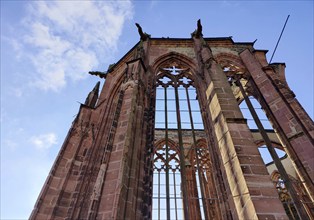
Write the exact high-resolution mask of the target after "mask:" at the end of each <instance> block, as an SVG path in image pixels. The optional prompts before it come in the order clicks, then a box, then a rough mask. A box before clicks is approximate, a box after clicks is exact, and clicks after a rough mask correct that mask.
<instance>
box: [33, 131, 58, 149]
mask: <svg viewBox="0 0 314 220" xmlns="http://www.w3.org/2000/svg"><path fill="white" fill-rule="evenodd" d="M30 142H31V143H32V144H33V145H34V146H35V147H36V148H37V149H48V148H50V147H51V146H52V145H54V144H57V143H58V142H57V136H56V134H54V133H47V134H41V135H38V136H33V137H31V138H30Z"/></svg>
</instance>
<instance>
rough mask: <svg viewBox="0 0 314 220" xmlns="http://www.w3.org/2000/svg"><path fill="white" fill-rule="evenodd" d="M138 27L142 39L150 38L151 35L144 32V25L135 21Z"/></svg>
mask: <svg viewBox="0 0 314 220" xmlns="http://www.w3.org/2000/svg"><path fill="white" fill-rule="evenodd" d="M135 25H136V27H137V29H138V33H139V34H140V37H141V40H142V41H146V40H147V39H148V38H150V35H149V34H147V33H145V32H143V29H142V27H141V26H140V25H139V24H138V23H135Z"/></svg>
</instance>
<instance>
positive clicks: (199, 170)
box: [152, 65, 215, 219]
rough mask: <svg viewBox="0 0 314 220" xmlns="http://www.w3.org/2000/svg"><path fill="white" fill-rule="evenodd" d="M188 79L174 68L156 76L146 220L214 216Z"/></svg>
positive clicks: (200, 129)
mask: <svg viewBox="0 0 314 220" xmlns="http://www.w3.org/2000/svg"><path fill="white" fill-rule="evenodd" d="M190 76H191V72H190V70H189V69H188V68H185V67H182V66H176V65H169V66H166V67H165V68H161V69H160V71H159V73H158V74H157V80H156V110H155V112H156V115H155V147H154V160H153V162H154V165H153V173H154V174H153V206H152V209H153V210H152V219H209V216H210V215H211V216H214V215H215V214H214V213H215V211H213V210H214V209H213V208H212V207H214V206H215V205H213V204H214V203H215V201H214V200H215V198H213V196H212V195H213V189H212V188H210V187H209V186H210V184H208V181H209V182H212V179H211V176H210V173H211V172H210V171H209V169H208V168H210V157H209V152H208V145H207V144H206V141H205V138H204V135H205V134H204V126H203V121H202V117H201V113H200V107H199V103H198V100H197V91H196V88H195V86H194V81H193V80H192V79H191V77H190ZM200 139H203V140H204V141H203V142H202V143H203V144H202V145H200V144H199V140H200Z"/></svg>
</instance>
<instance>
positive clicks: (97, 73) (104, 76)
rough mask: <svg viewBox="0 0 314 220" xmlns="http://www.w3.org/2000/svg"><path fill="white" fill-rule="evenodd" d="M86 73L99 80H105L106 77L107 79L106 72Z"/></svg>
mask: <svg viewBox="0 0 314 220" xmlns="http://www.w3.org/2000/svg"><path fill="white" fill-rule="evenodd" d="M88 73H89V74H91V75H94V76H99V77H100V78H103V79H106V77H107V73H106V72H100V71H89V72H88Z"/></svg>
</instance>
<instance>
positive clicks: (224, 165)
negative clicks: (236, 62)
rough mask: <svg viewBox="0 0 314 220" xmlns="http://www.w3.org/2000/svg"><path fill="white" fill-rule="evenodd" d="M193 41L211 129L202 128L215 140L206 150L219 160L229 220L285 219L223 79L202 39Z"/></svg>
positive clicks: (230, 92)
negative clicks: (230, 216)
mask: <svg viewBox="0 0 314 220" xmlns="http://www.w3.org/2000/svg"><path fill="white" fill-rule="evenodd" d="M193 39H194V48H195V52H196V57H197V59H198V64H199V66H200V69H199V74H200V76H201V77H203V78H204V81H205V83H203V84H201V86H200V87H201V88H200V94H201V95H202V96H203V97H200V99H202V101H201V103H202V104H203V105H205V106H204V108H205V111H206V112H207V115H208V120H210V121H209V122H208V123H207V124H209V126H211V127H209V128H205V129H207V130H209V131H211V133H210V134H209V135H210V136H212V138H214V139H215V140H216V144H215V146H210V148H209V150H210V151H216V152H218V154H219V158H220V160H221V161H222V162H221V163H220V165H221V167H220V169H223V170H224V174H225V177H226V179H225V180H224V181H225V183H226V184H227V185H228V188H229V189H230V194H229V195H227V196H228V200H229V203H230V207H231V210H230V211H231V212H232V215H233V218H235V219H288V218H287V216H286V213H285V211H284V208H283V206H282V204H281V202H280V200H279V198H278V195H277V192H276V190H275V188H274V187H273V184H272V182H271V179H270V176H269V175H268V173H267V170H266V167H265V165H264V162H263V160H262V158H261V155H260V153H259V151H258V149H257V146H256V145H255V143H254V139H253V136H252V134H251V132H250V130H249V128H248V126H247V124H246V120H245V119H244V118H243V115H242V113H241V111H240V108H239V106H238V104H237V102H236V99H235V97H234V95H233V93H232V90H231V87H230V85H229V83H228V81H227V77H226V76H225V74H224V72H223V70H222V68H221V66H220V65H219V64H218V63H216V61H215V60H214V59H213V56H212V53H211V50H210V48H209V47H208V45H207V43H206V42H205V41H204V40H203V39H202V37H200V38H195V37H194V38H193ZM204 93H205V95H204ZM205 124H206V123H205ZM218 169H219V168H218ZM222 193H224V192H222ZM225 202H227V201H225ZM232 207H234V208H232Z"/></svg>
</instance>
